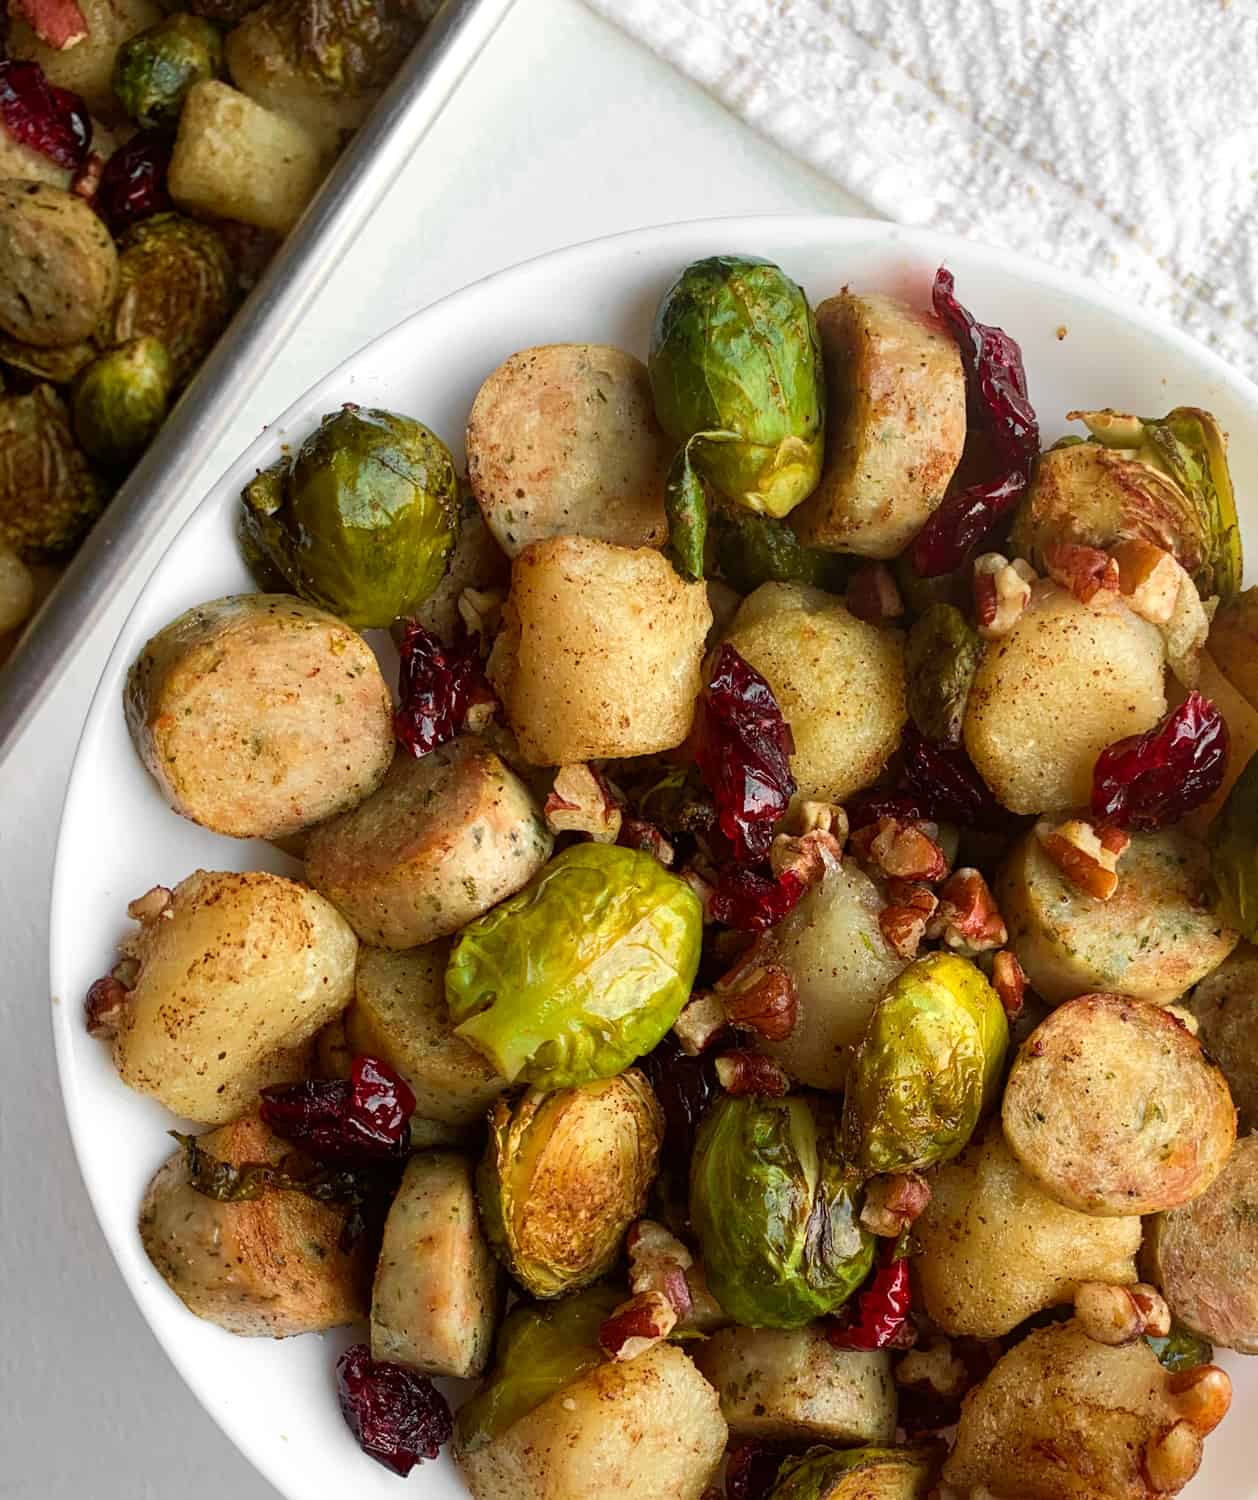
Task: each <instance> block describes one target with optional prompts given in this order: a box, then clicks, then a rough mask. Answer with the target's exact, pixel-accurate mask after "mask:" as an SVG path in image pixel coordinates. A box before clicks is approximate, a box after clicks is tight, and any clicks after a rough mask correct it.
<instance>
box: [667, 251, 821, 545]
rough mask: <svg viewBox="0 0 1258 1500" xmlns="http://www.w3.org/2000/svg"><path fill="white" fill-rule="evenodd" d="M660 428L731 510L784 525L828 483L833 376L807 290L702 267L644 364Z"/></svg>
mask: <svg viewBox="0 0 1258 1500" xmlns="http://www.w3.org/2000/svg"><path fill="white" fill-rule="evenodd" d="M647 368H648V371H649V374H650V377H651V392H652V395H653V398H654V402H655V412H656V416H657V417H658V418H659V421H660V425H661V426H662V427H663V429H664V431H665V432H666V433H667V434H668V435H669V437H670V438H672V440H673V441H674V442H675V443H677V444H679V445H680V446H682V447H684V449H685V450H686V453H687V458H686V460H685V462H686V463H687V464H690V465H693V468H694V471H695V472H696V473H697V474H698V475H699V476H701V477H702V478H703V479H705V480H706V481H707V482H708V483H709V484H710V485H711V486H712V488H713V489H714V490H716V491H717V493H718V494H719V495H721V496H722V497H723V499H724V500H725V501H726V502H727V503H728V504H730V505H732V506H735V507H740V508H742V509H744V510H751V511H759V512H762V513H763V514H766V515H770V516H784V515H786V514H787V513H788V512H789V511H791V510H793V509H794V508H795V506H797V505H798V504H799V503H800V502H801V501H802V500H804V499H806V498H807V496H808V495H809V494H810V493H811V491H812V490H813V488H814V487H815V486H816V483H817V480H818V478H819V477H820V474H821V461H822V456H823V450H824V434H823V426H824V413H825V402H824V376H823V372H822V363H821V345H820V341H819V339H818V337H817V325H816V322H815V320H814V318H813V315H812V309H811V308H810V307H809V306H808V301H807V299H806V298H805V296H804V294H803V292H802V290H801V289H800V288H799V287H798V286H796V284H795V283H794V282H793V281H792V280H791V279H790V278H789V277H788V276H786V275H785V274H784V273H783V272H782V271H781V270H779V268H778V267H777V266H775V265H772V264H770V263H769V262H768V261H763V260H746V259H742V258H740V257H737V256H729V255H722V256H713V257H712V258H711V259H709V260H700V261H695V262H694V264H693V265H690V266H687V268H686V269H685V270H684V271H683V272H682V273H681V275H680V276H679V277H678V279H677V281H676V282H675V283H674V284H673V285H672V287H670V288H669V290H668V292H667V293H666V294H665V296H664V300H663V301H662V302H661V303H660V306H659V309H658V311H657V313H656V316H655V326H654V328H653V330H652V334H651V352H650V357H649V359H648V361H647Z"/></svg>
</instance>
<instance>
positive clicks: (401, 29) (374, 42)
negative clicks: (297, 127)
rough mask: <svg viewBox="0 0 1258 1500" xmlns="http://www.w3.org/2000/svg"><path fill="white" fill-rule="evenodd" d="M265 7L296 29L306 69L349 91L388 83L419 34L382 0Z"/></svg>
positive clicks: (284, 2)
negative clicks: (416, 34)
mask: <svg viewBox="0 0 1258 1500" xmlns="http://www.w3.org/2000/svg"><path fill="white" fill-rule="evenodd" d="M265 9H266V10H268V11H269V12H272V13H273V14H274V16H275V17H276V22H277V24H283V25H287V26H290V27H291V28H292V36H293V39H294V42H295V44H296V45H295V53H296V56H297V58H298V61H299V64H300V67H301V69H302V71H303V72H305V73H308V74H309V75H310V76H311V77H312V78H315V79H317V80H319V81H320V82H321V83H323V84H324V85H326V86H327V87H328V88H329V89H333V90H336V91H337V92H343V93H347V94H356V93H361V92H362V91H363V90H364V89H369V88H374V87H377V86H379V85H380V84H383V83H387V82H388V80H389V79H390V78H391V77H392V76H393V73H394V71H395V69H396V68H397V65H398V63H400V62H401V60H402V57H403V55H404V54H405V52H406V49H407V48H408V47H409V46H410V44H411V42H412V41H413V40H414V38H415V27H414V26H413V25H412V24H411V23H410V22H408V21H407V20H406V18H405V16H404V13H403V9H402V7H396V8H395V7H390V6H386V5H381V4H380V3H379V0H280V3H278V4H275V3H272V4H271V5H269V6H267V7H265Z"/></svg>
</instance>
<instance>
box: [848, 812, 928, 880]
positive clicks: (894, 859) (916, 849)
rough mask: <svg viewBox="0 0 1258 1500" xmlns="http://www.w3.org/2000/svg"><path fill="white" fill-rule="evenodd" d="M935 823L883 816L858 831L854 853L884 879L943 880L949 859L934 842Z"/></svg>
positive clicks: (854, 843) (854, 836)
mask: <svg viewBox="0 0 1258 1500" xmlns="http://www.w3.org/2000/svg"><path fill="white" fill-rule="evenodd" d="M938 831H939V830H938V828H937V827H936V825H935V824H934V823H926V822H921V821H911V820H906V819H903V818H895V817H890V816H887V815H884V816H882V817H880V818H879V819H878V820H877V821H876V822H874V823H869V824H867V825H866V826H865V827H864V828H858V829H857V830H856V832H855V833H854V834H853V835H852V837H851V849H852V853H853V854H854V855H855V856H856V858H857V859H859V860H860V861H861V862H862V863H864V864H866V865H870V866H872V868H873V869H874V870H876V871H877V872H878V873H879V874H881V875H889V876H893V877H894V878H895V879H897V880H928V881H929V880H942V879H943V877H944V876H945V875H946V874H947V873H948V857H947V855H946V854H945V853H944V852H943V850H942V849H941V848H940V847H939V845H938V844H937V843H936V842H935V835H936V834H937V833H938Z"/></svg>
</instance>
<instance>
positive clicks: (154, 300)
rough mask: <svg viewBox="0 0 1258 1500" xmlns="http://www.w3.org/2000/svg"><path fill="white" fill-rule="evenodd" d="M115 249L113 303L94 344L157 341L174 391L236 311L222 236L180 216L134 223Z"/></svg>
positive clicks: (190, 374) (232, 275)
mask: <svg viewBox="0 0 1258 1500" xmlns="http://www.w3.org/2000/svg"><path fill="white" fill-rule="evenodd" d="M118 250H119V256H118V297H117V300H116V301H115V302H114V305H113V310H112V312H111V313H110V314H109V315H108V317H107V318H106V320H105V326H104V327H103V328H102V329H101V330H100V332H99V334H98V338H99V342H100V343H101V344H102V346H104V347H105V348H112V347H113V346H114V345H115V344H125V343H127V342H128V341H129V340H130V339H137V338H143V337H145V336H146V335H147V336H150V337H152V338H156V339H160V340H161V341H162V343H163V344H165V346H166V352H167V353H168V354H169V355H170V359H171V364H172V366H173V369H174V378H175V386H176V388H179V387H181V386H184V385H186V384H187V383H188V381H189V380H191V379H192V377H193V375H195V374H196V372H197V369H198V367H199V366H200V364H201V361H202V360H203V359H204V358H205V356H206V355H207V354H208V353H209V352H210V349H211V348H212V347H213V345H214V341H215V340H216V339H217V338H218V336H219V334H220V333H222V331H223V329H224V327H225V326H226V324H227V320H228V318H230V317H231V314H232V308H233V306H234V305H235V300H236V278H235V272H234V271H233V270H232V262H231V257H230V256H229V255H228V253H227V247H226V245H225V244H224V243H223V239H222V236H221V235H220V234H219V233H218V231H217V230H215V229H211V228H210V226H209V225H208V224H199V223H198V222H197V221H196V220H195V219H188V218H185V217H184V216H183V215H182V214H174V213H171V214H154V215H153V217H152V218H150V219H142V220H141V221H140V223H138V224H133V225H132V226H131V228H130V229H128V230H127V232H126V233H125V234H124V235H123V236H122V238H121V239H120V240H119V241H118Z"/></svg>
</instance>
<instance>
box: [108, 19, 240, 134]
mask: <svg viewBox="0 0 1258 1500" xmlns="http://www.w3.org/2000/svg"><path fill="white" fill-rule="evenodd" d="M222 71H223V42H222V38H221V37H220V36H219V33H218V30H217V28H216V27H214V26H212V25H211V24H210V22H209V21H207V20H204V19H203V18H202V17H201V16H193V15H188V14H187V13H186V12H183V11H176V12H175V14H174V15H170V16H167V17H166V18H165V19H164V20H161V21H159V22H158V23H157V25H156V26H150V27H149V28H148V30H147V31H141V32H140V33H139V34H138V35H136V36H133V37H132V38H131V39H130V40H129V41H126V42H123V44H122V46H121V47H119V49H118V55H117V57H116V58H115V59H114V93H115V94H116V95H117V96H118V102H119V104H121V105H122V107H123V109H125V110H126V112H127V113H128V114H129V115H130V116H131V118H132V119H133V120H134V121H135V123H136V124H137V125H139V126H140V127H141V129H144V130H152V129H155V128H156V127H157V126H160V125H174V124H175V123H176V121H177V120H178V119H179V111H180V110H181V109H182V108H183V101H184V95H185V94H187V92H188V90H189V89H190V88H191V87H192V85H193V84H194V83H200V82H201V81H202V80H203V79H206V78H217V77H219V76H220V74H221V73H222Z"/></svg>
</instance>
